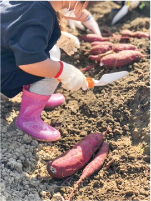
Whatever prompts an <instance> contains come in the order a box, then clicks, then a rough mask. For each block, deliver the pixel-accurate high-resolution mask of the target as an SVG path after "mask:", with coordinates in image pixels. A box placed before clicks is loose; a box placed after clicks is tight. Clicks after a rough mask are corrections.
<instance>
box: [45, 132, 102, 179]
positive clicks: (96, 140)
mask: <svg viewBox="0 0 151 201" xmlns="http://www.w3.org/2000/svg"><path fill="white" fill-rule="evenodd" d="M102 142H103V134H101V133H92V134H90V135H88V136H86V137H85V138H84V139H83V140H82V141H81V142H79V143H78V144H77V145H76V146H74V147H73V148H72V149H71V150H69V151H67V152H65V153H64V154H62V155H61V156H59V157H58V158H56V159H54V160H52V161H49V162H48V165H47V170H48V173H49V174H50V175H51V176H52V177H55V178H64V177H68V176H71V175H73V174H74V173H75V172H77V171H78V170H80V169H81V168H82V167H83V166H84V165H85V164H86V163H87V162H88V161H89V160H90V158H91V157H92V155H93V154H94V153H95V152H96V150H97V149H98V148H99V147H100V145H101V144H102Z"/></svg>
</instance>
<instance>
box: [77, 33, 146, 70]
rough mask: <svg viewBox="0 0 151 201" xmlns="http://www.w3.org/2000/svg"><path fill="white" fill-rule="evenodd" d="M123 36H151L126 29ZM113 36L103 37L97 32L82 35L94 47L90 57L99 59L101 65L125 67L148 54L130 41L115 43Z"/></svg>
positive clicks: (90, 51)
mask: <svg viewBox="0 0 151 201" xmlns="http://www.w3.org/2000/svg"><path fill="white" fill-rule="evenodd" d="M114 37H115V35H114ZM122 37H128V38H129V37H137V38H140V37H146V38H149V37H150V36H149V34H147V33H144V32H131V31H129V30H124V31H123V32H122V36H121V38H122ZM111 38H113V37H102V36H98V35H95V34H86V35H82V36H81V37H80V39H81V40H84V41H86V42H91V45H92V47H91V49H90V50H89V53H90V55H89V58H90V59H92V60H95V61H97V62H98V63H100V65H101V66H105V67H106V68H119V67H123V66H126V65H128V64H130V63H131V62H134V61H139V60H140V59H142V58H143V57H145V56H146V55H144V54H142V52H141V49H138V48H137V47H136V46H134V45H132V44H130V43H118V44H114V43H112V42H110V39H111Z"/></svg>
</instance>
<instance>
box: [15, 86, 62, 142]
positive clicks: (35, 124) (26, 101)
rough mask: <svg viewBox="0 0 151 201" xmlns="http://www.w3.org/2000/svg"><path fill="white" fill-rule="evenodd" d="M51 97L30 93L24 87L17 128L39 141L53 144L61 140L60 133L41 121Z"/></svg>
mask: <svg viewBox="0 0 151 201" xmlns="http://www.w3.org/2000/svg"><path fill="white" fill-rule="evenodd" d="M49 98H50V96H43V95H39V94H35V93H32V92H29V86H24V88H23V97H22V103H21V110H20V114H19V117H18V118H17V120H16V126H17V127H18V128H19V129H21V130H22V131H24V132H25V133H28V134H29V135H30V136H31V137H33V138H34V139H36V140H38V141H45V142H52V141H56V140H58V139H59V138H60V132H59V131H58V130H56V129H55V128H53V127H51V126H49V125H48V124H46V123H45V122H44V121H42V119H41V113H42V111H43V109H44V107H45V105H46V103H47V101H48V100H49Z"/></svg>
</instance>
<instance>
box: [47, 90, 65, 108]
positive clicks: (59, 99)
mask: <svg viewBox="0 0 151 201" xmlns="http://www.w3.org/2000/svg"><path fill="white" fill-rule="evenodd" d="M64 102H65V97H64V96H63V95H62V94H59V93H58V94H52V95H51V97H50V98H49V100H48V101H47V103H46V105H45V108H52V107H57V106H60V105H62V104H63V103H64Z"/></svg>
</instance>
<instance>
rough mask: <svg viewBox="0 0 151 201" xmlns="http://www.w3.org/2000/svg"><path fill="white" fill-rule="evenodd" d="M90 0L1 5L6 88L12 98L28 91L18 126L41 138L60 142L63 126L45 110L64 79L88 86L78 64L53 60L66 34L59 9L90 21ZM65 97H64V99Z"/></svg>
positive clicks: (71, 85) (73, 88) (69, 85)
mask: <svg viewBox="0 0 151 201" xmlns="http://www.w3.org/2000/svg"><path fill="white" fill-rule="evenodd" d="M87 4H88V2H85V1H50V2H49V1H3V2H1V4H0V7H1V75H2V76H1V92H2V93H3V94H4V95H6V96H7V97H9V98H12V97H13V96H15V95H17V94H18V93H20V92H21V91H22V89H23V96H22V103H21V111H20V114H19V117H18V119H17V121H16V125H17V127H18V128H20V129H22V130H23V131H25V132H26V133H28V134H30V135H31V136H32V137H33V138H34V139H37V140H39V141H56V140H58V139H59V138H60V133H59V131H58V130H56V129H54V128H53V127H51V126H49V125H47V124H46V123H44V122H43V121H42V120H41V118H40V115H41V112H42V110H43V109H44V107H45V106H47V105H48V106H49V102H51V98H50V97H51V95H52V94H53V93H54V91H55V89H56V87H57V86H58V83H59V82H58V79H60V80H61V82H62V86H63V88H65V89H67V90H71V91H76V90H79V89H80V88H82V89H83V90H87V88H88V84H87V81H86V77H85V76H84V75H83V73H82V72H81V71H79V70H78V69H77V68H75V67H74V66H72V65H70V64H68V63H65V62H62V61H54V60H51V59H50V56H51V55H49V51H50V50H51V49H52V47H53V46H54V44H56V42H57V41H58V39H59V38H60V35H61V31H60V27H59V23H58V20H57V17H56V12H59V13H60V14H61V15H62V16H64V17H66V18H69V19H74V20H79V21H86V20H88V18H89V15H88V14H87V12H84V9H85V8H86V6H87ZM61 101H64V100H63V99H61Z"/></svg>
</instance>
